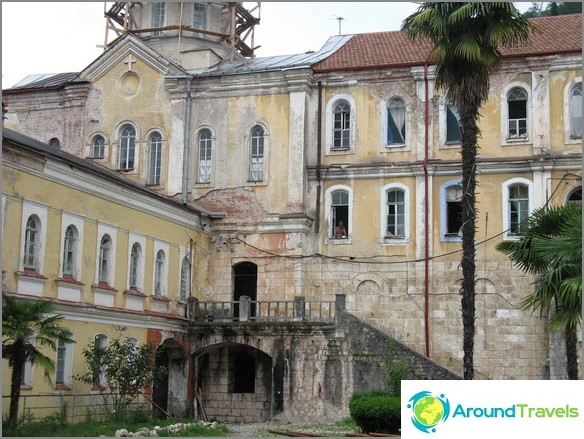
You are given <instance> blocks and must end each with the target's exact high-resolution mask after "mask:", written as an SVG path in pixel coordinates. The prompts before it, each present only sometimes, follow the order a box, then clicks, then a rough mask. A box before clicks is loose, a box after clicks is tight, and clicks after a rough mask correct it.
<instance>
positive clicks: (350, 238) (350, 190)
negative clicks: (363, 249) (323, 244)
mask: <svg viewBox="0 0 584 439" xmlns="http://www.w3.org/2000/svg"><path fill="white" fill-rule="evenodd" d="M338 190H344V191H347V192H348V194H349V213H348V217H349V227H348V228H347V234H348V237H347V238H342V239H335V238H333V237H332V236H331V230H332V229H333V227H332V226H333V224H332V221H333V218H332V215H331V210H332V193H333V192H335V191H338ZM325 206H326V212H325V222H326V238H327V241H328V243H329V244H352V243H353V188H351V187H350V186H345V185H342V184H337V185H334V186H331V187H330V188H328V189H327V191H326V193H325Z"/></svg>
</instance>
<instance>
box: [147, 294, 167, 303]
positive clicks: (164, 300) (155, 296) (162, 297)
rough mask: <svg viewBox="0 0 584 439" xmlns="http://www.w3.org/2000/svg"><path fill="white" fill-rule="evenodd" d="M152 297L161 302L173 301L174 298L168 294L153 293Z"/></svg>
mask: <svg viewBox="0 0 584 439" xmlns="http://www.w3.org/2000/svg"><path fill="white" fill-rule="evenodd" d="M150 297H152V299H153V300H158V301H160V302H172V300H171V299H169V298H168V297H166V296H159V295H156V294H153V295H152V296H150Z"/></svg>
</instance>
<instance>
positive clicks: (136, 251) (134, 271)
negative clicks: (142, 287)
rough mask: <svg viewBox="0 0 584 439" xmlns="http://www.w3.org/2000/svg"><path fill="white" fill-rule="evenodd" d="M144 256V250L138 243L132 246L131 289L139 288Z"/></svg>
mask: <svg viewBox="0 0 584 439" xmlns="http://www.w3.org/2000/svg"><path fill="white" fill-rule="evenodd" d="M141 256H142V248H141V247H140V244H138V243H137V242H136V243H134V245H133V246H132V250H131V251H130V282H129V283H130V288H131V289H138V288H139V283H138V281H139V270H140V257H141Z"/></svg>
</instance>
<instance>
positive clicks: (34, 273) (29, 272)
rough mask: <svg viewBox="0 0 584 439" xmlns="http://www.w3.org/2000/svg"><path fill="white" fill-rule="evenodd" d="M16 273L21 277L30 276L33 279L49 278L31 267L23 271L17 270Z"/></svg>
mask: <svg viewBox="0 0 584 439" xmlns="http://www.w3.org/2000/svg"><path fill="white" fill-rule="evenodd" d="M16 274H17V275H18V276H19V277H29V278H32V279H39V280H47V279H48V278H47V277H45V276H43V275H42V274H40V273H37V271H36V270H31V269H30V268H25V269H24V270H23V271H17V272H16Z"/></svg>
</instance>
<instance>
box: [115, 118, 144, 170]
mask: <svg viewBox="0 0 584 439" xmlns="http://www.w3.org/2000/svg"><path fill="white" fill-rule="evenodd" d="M126 126H129V127H131V128H133V129H134V155H133V157H132V166H129V163H126V165H127V166H125V167H122V149H123V148H125V146H124V145H123V144H124V143H125V142H126V140H125V139H126V136H124V137H122V132H123V130H124V128H125V127H126ZM117 138H118V141H117V144H118V147H117V157H116V163H117V169H118V170H119V171H130V172H132V171H134V172H135V171H136V169H137V168H138V161H137V158H138V157H140V151H139V145H140V141H139V139H140V135H139V131H138V128H137V126H136V124H134V123H132V122H127V121H126V122H124V123H122V124H120V126H119V127H118V129H117ZM127 147H128V154H126V155H127V157H125V160H126V161H127V162H129V158H130V154H129V150H130V145H127Z"/></svg>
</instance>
